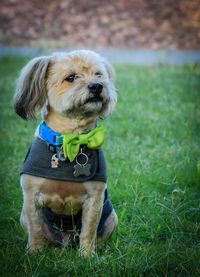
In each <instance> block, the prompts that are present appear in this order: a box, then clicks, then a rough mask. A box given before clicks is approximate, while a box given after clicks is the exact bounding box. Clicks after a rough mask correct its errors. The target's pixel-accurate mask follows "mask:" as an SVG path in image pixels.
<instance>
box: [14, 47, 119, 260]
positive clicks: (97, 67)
mask: <svg viewBox="0 0 200 277" xmlns="http://www.w3.org/2000/svg"><path fill="white" fill-rule="evenodd" d="M114 76H115V73H114V69H113V67H112V66H111V64H110V63H109V62H108V61H107V60H106V59H105V58H103V57H101V56H100V55H99V54H97V53H96V52H93V51H90V50H76V51H72V52H69V53H61V52H56V53H53V54H52V55H51V56H43V57H38V58H34V59H33V60H31V61H30V62H29V63H28V64H27V65H26V66H25V67H24V68H23V69H22V71H21V74H20V76H19V79H18V82H17V88H16V93H15V98H14V101H15V104H14V107H15V111H16V113H17V114H18V115H19V116H20V117H22V118H23V119H24V120H29V119H36V118H37V115H38V113H39V112H41V114H42V118H43V122H42V123H41V124H40V125H39V126H38V128H37V130H36V132H35V140H34V141H33V144H32V146H31V147H30V149H29V151H28V153H27V155H26V158H25V161H24V165H23V169H22V172H21V173H20V176H21V177H20V182H21V187H22V190H23V197H24V203H23V208H22V212H21V216H20V223H21V225H22V227H23V229H24V231H25V233H26V234H27V235H28V243H27V249H28V251H30V252H32V251H35V250H38V249H41V248H42V246H43V244H44V243H47V242H48V243H49V242H50V243H53V244H55V245H60V244H62V243H64V244H69V245H71V246H74V245H77V243H79V245H80V252H81V254H82V255H83V256H85V257H87V256H89V255H91V254H93V253H95V245H96V244H101V243H102V242H104V241H106V240H107V239H109V238H110V237H111V236H112V234H113V233H114V231H115V229H116V227H117V224H118V217H117V214H116V212H115V210H114V208H113V206H112V203H111V201H110V199H109V196H108V192H107V185H106V178H107V174H106V163H105V158H104V153H103V150H102V148H101V145H102V144H103V141H104V138H105V130H104V128H103V127H102V125H98V124H97V122H98V121H99V119H105V118H106V117H108V116H109V115H110V114H111V113H112V112H113V110H114V107H115V105H116V102H117V94H116V89H115V86H114ZM69 141H70V142H69ZM77 141H79V144H77ZM95 242H96V243H95Z"/></svg>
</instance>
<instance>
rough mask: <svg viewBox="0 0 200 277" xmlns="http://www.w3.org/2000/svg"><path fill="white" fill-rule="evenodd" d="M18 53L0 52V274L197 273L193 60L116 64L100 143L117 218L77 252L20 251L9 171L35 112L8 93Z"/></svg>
mask: <svg viewBox="0 0 200 277" xmlns="http://www.w3.org/2000/svg"><path fill="white" fill-rule="evenodd" d="M27 60H28V59H27V58H16V57H7V58H3V59H1V68H0V75H1V79H0V97H1V98H0V113H1V121H0V126H1V137H0V139H1V141H0V153H1V167H0V175H1V176H0V178H1V179H0V180H1V182H0V184H1V186H0V189H1V192H0V193H1V201H0V207H1V217H0V220H1V225H0V226H1V229H0V235H1V247H0V253H1V254H0V255H1V257H0V264H1V265H0V266H1V272H2V274H1V276H34V277H36V276H49V277H50V276H199V275H200V204H199V203H200V201H199V200H200V189H199V185H200V129H199V127H200V126H199V125H200V112H199V106H200V94H199V91H200V68H199V67H198V66H196V65H194V66H190V67H189V66H185V67H173V68H172V67H168V66H155V67H148V68H145V67H136V66H127V65H120V66H119V65H118V66H116V71H117V82H116V86H117V88H118V95H119V97H118V105H117V108H116V110H115V112H114V113H113V115H112V116H111V117H110V118H109V119H107V120H106V121H105V122H104V127H105V128H106V129H107V139H106V142H105V144H104V150H105V154H106V158H107V164H108V172H109V177H108V187H109V192H110V196H111V199H112V202H113V204H114V206H115V209H116V211H117V214H118V216H119V226H118V229H117V231H116V233H115V234H114V236H113V238H112V239H111V240H110V241H109V242H108V243H107V244H106V245H105V247H104V248H102V249H98V251H97V254H96V255H95V256H94V257H93V258H89V259H84V258H82V257H79V255H78V251H77V250H71V249H68V248H64V249H63V251H56V250H55V249H54V248H53V247H45V248H44V250H43V251H42V252H38V253H35V254H32V255H27V254H26V252H25V246H26V241H27V238H26V237H25V235H24V233H23V231H22V229H21V227H20V224H19V216H20V211H21V207H22V192H21V188H20V186H19V172H20V169H21V167H22V163H23V159H24V157H25V154H26V151H27V149H28V147H29V145H30V144H31V142H32V139H33V133H34V128H35V127H36V126H37V124H38V122H39V121H40V120H38V122H24V121H23V120H21V119H20V118H19V117H17V116H16V115H15V114H14V111H13V100H12V99H13V94H14V90H15V80H16V78H17V76H18V73H19V70H20V69H21V68H22V66H23V65H24V64H25V63H26V62H27Z"/></svg>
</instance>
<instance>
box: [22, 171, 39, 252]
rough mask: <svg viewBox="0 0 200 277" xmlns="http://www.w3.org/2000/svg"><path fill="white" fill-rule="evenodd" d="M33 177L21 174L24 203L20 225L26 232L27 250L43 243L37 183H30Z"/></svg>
mask: <svg viewBox="0 0 200 277" xmlns="http://www.w3.org/2000/svg"><path fill="white" fill-rule="evenodd" d="M33 178H35V177H32V176H28V175H23V176H22V180H21V185H22V189H23V195H24V204H23V209H22V213H21V218H20V221H21V225H22V227H23V228H24V230H25V232H27V234H28V244H27V248H28V251H30V252H32V251H35V250H37V249H40V248H41V247H42V244H43V236H42V207H41V205H40V204H39V199H38V195H39V194H38V191H37V184H32V182H31V180H32V179H33Z"/></svg>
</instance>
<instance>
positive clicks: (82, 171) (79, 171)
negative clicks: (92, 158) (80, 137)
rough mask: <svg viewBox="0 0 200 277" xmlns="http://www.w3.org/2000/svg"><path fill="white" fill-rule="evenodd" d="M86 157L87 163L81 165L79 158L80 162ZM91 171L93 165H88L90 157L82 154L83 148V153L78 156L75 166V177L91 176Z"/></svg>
mask: <svg viewBox="0 0 200 277" xmlns="http://www.w3.org/2000/svg"><path fill="white" fill-rule="evenodd" d="M81 156H82V157H84V158H85V163H83V164H81V163H80V162H79V161H78V158H79V160H80V157H81ZM90 169H91V165H90V164H89V163H88V156H87V155H86V154H85V153H83V152H82V148H81V152H80V153H79V154H78V155H77V156H76V165H75V166H74V172H73V174H74V176H75V177H78V176H81V175H83V176H89V175H90Z"/></svg>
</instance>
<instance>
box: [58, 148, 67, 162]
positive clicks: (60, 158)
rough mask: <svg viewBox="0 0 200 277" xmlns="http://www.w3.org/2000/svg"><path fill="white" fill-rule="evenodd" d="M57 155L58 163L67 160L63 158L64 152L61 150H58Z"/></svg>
mask: <svg viewBox="0 0 200 277" xmlns="http://www.w3.org/2000/svg"><path fill="white" fill-rule="evenodd" d="M57 154H58V159H59V160H60V161H62V162H65V161H66V160H67V158H65V156H64V151H63V149H62V148H61V149H59V150H58V152H57Z"/></svg>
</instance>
